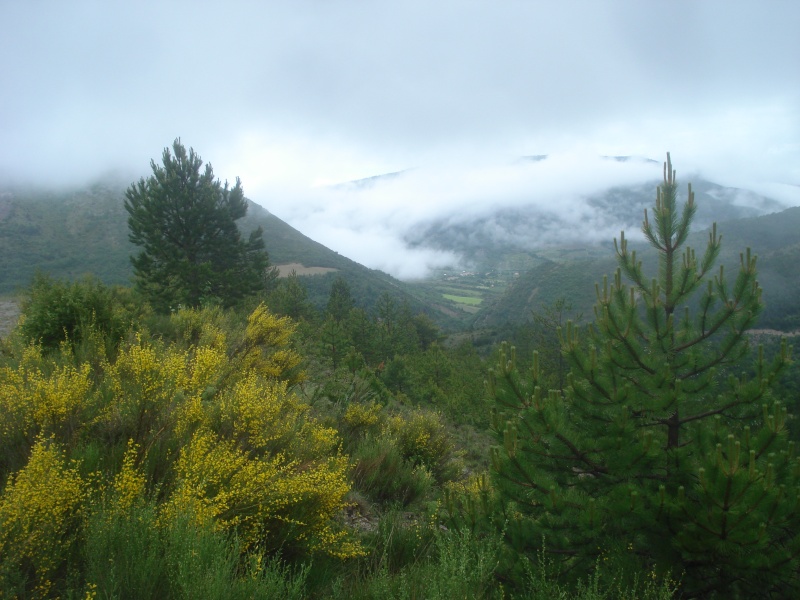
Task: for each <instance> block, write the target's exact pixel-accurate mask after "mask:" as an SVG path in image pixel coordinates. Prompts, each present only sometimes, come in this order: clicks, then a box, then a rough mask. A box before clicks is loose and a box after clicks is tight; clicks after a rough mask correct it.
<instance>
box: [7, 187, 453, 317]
mask: <svg viewBox="0 0 800 600" xmlns="http://www.w3.org/2000/svg"><path fill="white" fill-rule="evenodd" d="M125 188H126V185H125V184H122V183H116V182H111V183H109V182H104V183H97V184H94V185H92V186H89V187H87V188H80V189H74V190H70V191H64V192H48V191H41V190H36V189H33V188H22V187H15V188H5V189H3V188H0V257H2V259H0V294H7V293H12V292H14V291H15V290H18V289H20V288H21V287H24V286H26V285H27V284H28V283H29V282H30V280H31V277H32V276H33V274H34V273H35V272H36V270H37V269H39V270H41V271H44V272H47V273H51V274H53V275H55V276H58V277H66V278H74V277H79V276H81V275H83V274H85V273H92V274H94V275H96V276H97V277H98V278H100V279H101V280H102V281H104V282H106V283H109V284H129V283H130V279H131V276H132V269H131V265H130V260H129V256H130V255H131V254H132V253H134V252H136V251H137V248H136V247H135V246H134V245H133V244H131V243H130V242H129V241H128V225H127V217H128V215H127V212H126V211H125V208H124V205H123V200H124V190H125ZM239 225H240V228H241V229H242V231H243V232H245V233H249V232H250V231H252V230H254V229H256V228H257V227H262V229H263V230H264V241H265V244H266V248H267V251H268V252H269V255H270V262H271V263H272V264H273V265H281V264H289V263H301V264H302V265H304V266H306V267H327V268H331V269H336V271H334V272H330V273H328V274H326V275H314V276H309V277H304V278H303V283H304V284H305V285H306V288H307V289H308V291H309V299H310V300H311V301H312V302H314V303H315V304H316V305H317V306H319V307H322V306H324V304H325V302H327V297H328V293H329V291H330V286H331V284H332V282H333V280H334V279H335V277H336V276H337V275H339V274H341V275H342V276H343V277H345V279H347V281H348V283H349V284H350V286H351V289H352V293H353V296H354V298H355V299H356V302H357V304H358V305H359V306H362V307H364V308H371V307H372V306H373V305H374V303H375V301H376V300H377V298H378V297H379V296H380V295H381V294H383V293H384V292H388V293H390V294H391V295H392V296H394V297H395V298H396V299H397V300H398V301H401V302H402V301H407V302H409V303H410V304H411V306H412V309H413V310H414V311H415V312H416V311H425V312H428V313H430V314H431V316H432V317H433V318H435V319H437V320H438V321H439V322H440V323H442V324H443V325H445V326H449V325H452V320H451V318H450V317H449V316H448V315H447V314H446V313H443V312H442V311H441V310H440V308H439V307H437V306H435V305H431V304H429V303H427V302H424V301H422V300H420V299H419V298H417V297H416V296H415V295H414V294H413V293H411V288H410V287H409V286H407V284H405V283H403V282H400V281H398V280H396V279H394V278H392V277H390V276H389V275H387V274H385V273H382V272H380V271H375V270H372V269H368V268H366V267H364V266H363V265H360V264H358V263H356V262H354V261H352V260H350V259H349V258H347V257H345V256H342V255H340V254H338V253H336V252H334V251H332V250H330V249H328V248H326V247H325V246H323V245H322V244H319V243H317V242H315V241H314V240H311V239H310V238H308V237H306V236H305V235H303V234H302V233H300V232H299V231H297V230H296V229H294V228H293V227H291V226H290V225H288V224H287V223H285V222H284V221H282V220H281V219H279V218H278V217H276V216H275V215H273V214H271V213H270V212H269V211H268V210H266V209H264V208H263V207H261V206H259V205H257V204H255V203H252V202H251V203H250V206H249V209H248V213H247V216H246V217H245V218H243V219H242V220H241V221H240V222H239Z"/></svg>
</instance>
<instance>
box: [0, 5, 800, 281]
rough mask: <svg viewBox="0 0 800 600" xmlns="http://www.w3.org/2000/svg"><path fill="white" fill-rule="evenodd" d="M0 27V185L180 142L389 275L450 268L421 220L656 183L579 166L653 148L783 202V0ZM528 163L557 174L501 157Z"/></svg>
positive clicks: (291, 13)
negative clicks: (544, 162) (428, 243)
mask: <svg viewBox="0 0 800 600" xmlns="http://www.w3.org/2000/svg"><path fill="white" fill-rule="evenodd" d="M0 22H2V23H3V33H2V35H0V59H1V62H0V82H2V83H1V85H0V176H2V177H4V178H6V179H9V178H11V179H15V180H18V181H22V180H25V181H35V182H39V183H43V184H49V185H57V184H61V183H80V182H82V181H85V180H88V179H91V178H93V177H97V176H99V175H101V174H103V173H108V172H110V171H116V172H119V173H122V174H123V176H129V177H138V176H141V175H147V174H148V172H149V161H150V159H151V158H158V157H160V154H161V151H162V149H163V148H164V147H165V146H168V145H170V144H171V143H172V140H173V139H174V138H176V137H178V136H180V137H181V139H182V141H183V142H184V143H185V144H186V145H187V146H192V147H194V148H195V150H197V152H198V153H199V154H200V155H201V156H202V157H203V159H204V160H206V161H208V162H211V163H212V165H213V166H214V170H215V173H216V174H217V176H218V177H220V178H221V179H223V180H224V179H229V180H233V179H234V178H235V177H236V176H239V177H241V179H242V183H243V185H244V188H245V193H246V194H247V195H248V196H249V197H250V198H252V199H253V200H255V201H256V202H258V203H260V204H262V205H263V206H265V207H266V208H268V209H269V210H270V211H271V212H273V213H274V214H276V215H277V216H279V217H281V218H283V219H285V220H287V221H288V222H290V223H291V224H292V225H294V226H295V227H297V228H298V229H300V230H301V231H303V232H304V233H306V234H308V235H310V236H311V237H314V238H315V239H317V240H318V241H320V242H322V243H324V244H326V245H327V246H329V247H331V248H333V249H336V250H338V251H340V252H342V253H344V254H346V255H348V256H351V257H352V258H354V259H356V260H358V261H359V262H362V263H364V264H367V265H368V266H371V267H377V268H383V269H385V270H388V271H390V272H392V273H394V274H397V275H401V276H406V277H411V276H415V275H418V274H421V273H423V272H424V270H425V268H426V267H427V266H434V265H436V264H439V263H442V262H446V260H447V259H448V258H449V257H442V256H438V257H437V256H435V253H433V254H432V253H430V252H428V251H422V250H418V251H416V253H415V252H414V251H410V250H408V249H407V248H406V247H405V245H404V243H403V236H404V235H405V233H407V231H408V229H409V228H412V227H413V226H414V224H415V223H416V222H418V221H421V220H425V219H431V218H440V217H443V216H447V215H452V214H455V213H457V212H458V211H459V210H475V211H480V210H486V207H487V206H505V205H507V204H509V203H510V204H513V205H519V204H520V203H523V202H526V201H530V202H538V203H547V202H553V203H558V200H557V199H554V198H557V195H556V196H554V195H552V194H551V195H547V194H545V193H544V192H543V190H552V189H554V186H555V188H556V189H558V190H560V191H559V194H561V195H562V196H563V195H564V194H568V195H569V194H571V197H572V196H575V195H580V194H584V193H588V192H590V191H592V190H593V189H601V188H602V187H603V186H608V185H612V184H613V183H614V181H616V180H615V179H614V178H616V177H617V176H619V177H621V178H622V179H621V181H624V182H636V181H642V180H644V179H646V178H649V177H652V176H654V173H653V172H651V171H652V170H647V169H643V168H640V167H630V168H628V169H616V170H612V171H608V170H604V168H600V166H599V165H594V166H592V165H588V163H589V162H591V161H592V160H593V158H592V157H595V156H597V155H609V154H611V155H618V154H625V155H629V154H632V155H639V156H646V157H651V158H655V159H657V160H662V159H663V157H664V154H665V152H666V151H667V150H670V151H671V152H672V156H673V160H674V161H675V163H676V166H677V168H678V170H679V175H680V173H682V172H683V173H689V172H692V173H694V172H697V173H699V174H702V175H704V176H705V177H707V178H709V179H712V180H714V181H716V182H718V183H721V184H724V185H731V186H739V187H746V188H748V189H752V190H755V191H757V192H760V193H763V194H766V195H770V196H772V197H774V198H776V199H778V200H780V201H782V202H783V203H785V204H786V205H800V192H799V191H798V190H800V188H798V185H800V35H798V33H797V30H798V23H800V2H797V1H795V0H773V1H764V0H761V1H755V0H753V1H749V2H744V1H736V0H725V1H722V2H711V1H708V0H692V1H688V0H687V1H682V2H681V1H678V2H675V1H670V2H667V1H660V0H652V1H647V2H645V1H641V0H630V1H604V0H586V1H584V2H577V1H565V0H559V1H555V0H553V1H550V2H532V1H531V2H522V1H503V0H494V1H488V0H487V1H482V2H478V1H474V2H470V1H459V2H450V1H446V0H437V1H435V2H431V1H430V0H428V1H421V2H417V1H413V0H403V1H402V2H398V1H396V0H395V1H393V2H369V1H367V0H358V1H352V2H339V1H335V0H329V1H323V0H318V1H304V0H291V1H287V2H270V1H261V2H255V1H254V2H225V3H222V2H215V3H205V2H198V1H196V0H195V1H192V2H169V1H167V0H162V1H160V2H157V3H156V2H153V3H149V2H135V3H134V2H128V3H116V2H108V1H107V0H104V1H102V2H84V1H72V2H55V1H53V2H43V1H42V2H37V1H28V2H13V1H11V0H0ZM533 154H550V155H551V156H553V157H558V160H557V161H556V160H553V161H551V164H552V165H554V167H557V168H554V169H549V170H548V169H534V168H527V167H525V168H523V169H520V168H512V167H510V165H517V164H518V163H516V162H515V161H516V160H517V159H518V158H519V157H520V156H523V155H533ZM605 164H608V161H606V162H605ZM406 169H413V170H412V171H409V173H411V174H413V175H407V176H404V177H399V178H396V179H395V180H391V182H386V183H384V184H382V185H379V186H375V188H374V189H372V191H370V190H361V191H358V192H347V191H343V190H342V189H341V188H334V189H333V191H332V190H331V187H330V186H332V185H333V184H336V183H341V182H345V181H350V180H354V179H359V178H363V177H369V176H372V175H378V174H381V173H388V172H394V171H402V170H406ZM655 174H656V175H657V173H655ZM556 178H557V179H558V183H556V182H555V180H556ZM573 185H574V188H573V187H572V186H573ZM567 188H569V189H567ZM267 243H268V242H267Z"/></svg>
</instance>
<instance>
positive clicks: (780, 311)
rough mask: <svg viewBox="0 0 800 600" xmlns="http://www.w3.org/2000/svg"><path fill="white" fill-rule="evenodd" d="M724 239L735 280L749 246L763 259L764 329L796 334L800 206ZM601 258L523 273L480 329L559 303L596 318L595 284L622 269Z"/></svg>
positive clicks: (694, 239)
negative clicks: (562, 301) (563, 301)
mask: <svg viewBox="0 0 800 600" xmlns="http://www.w3.org/2000/svg"><path fill="white" fill-rule="evenodd" d="M718 232H719V233H721V235H722V238H723V239H722V252H721V254H720V260H721V261H722V262H723V263H724V264H725V265H726V273H727V274H728V276H729V277H735V274H736V272H737V271H736V269H737V266H738V261H739V253H740V252H743V251H745V250H746V249H747V248H748V247H749V248H751V249H752V251H753V252H754V253H755V254H757V255H758V257H759V258H758V273H759V277H758V278H759V283H760V284H761V286H762V288H763V289H764V301H765V309H764V312H763V314H762V316H761V319H760V321H759V326H762V327H769V328H774V329H779V330H783V331H791V330H795V329H797V328H800V207H796V208H790V209H787V210H783V211H781V212H777V213H774V214H769V215H763V216H758V217H751V218H746V219H738V220H734V221H727V222H724V223H719V224H718ZM707 239H708V231H707V230H702V231H698V232H696V233H694V234H692V236H691V238H690V240H689V245H690V246H692V247H693V248H695V249H696V251H697V252H698V253H700V252H702V251H703V250H704V248H705V245H706V241H707ZM606 249H607V251H606V252H605V254H604V255H603V256H600V257H586V258H582V259H571V260H548V261H546V262H544V263H542V264H540V265H538V266H536V267H534V268H533V269H531V270H529V271H527V272H525V273H521V274H520V277H519V278H518V279H517V280H516V281H515V282H514V283H513V284H512V285H511V286H510V287H509V289H508V290H507V292H506V293H505V294H504V295H503V296H502V297H501V298H500V299H499V300H498V301H497V302H495V303H494V304H492V305H490V306H486V307H485V308H483V309H482V310H481V311H480V312H479V313H478V314H477V316H476V322H475V326H476V327H497V326H501V325H503V324H505V323H522V322H525V321H526V320H527V319H529V318H530V314H531V311H534V310H537V311H538V310H541V308H542V306H549V305H551V304H552V303H553V302H554V301H555V300H556V299H558V298H560V297H565V298H568V299H570V300H571V301H572V302H573V304H574V306H575V308H576V309H577V310H578V311H580V312H583V314H584V316H586V317H588V318H590V319H591V318H592V306H593V305H594V302H595V299H596V294H595V283H600V282H602V278H603V276H604V275H608V276H609V277H612V276H613V273H614V272H615V270H616V259H615V255H614V250H613V248H611V247H608V246H607V247H606ZM638 252H639V255H640V257H641V259H642V262H643V265H644V267H645V270H646V271H650V272H651V273H653V269H654V268H656V267H657V265H656V262H655V255H654V253H653V252H652V251H651V250H650V249H649V247H645V246H643V245H640V246H639V248H638Z"/></svg>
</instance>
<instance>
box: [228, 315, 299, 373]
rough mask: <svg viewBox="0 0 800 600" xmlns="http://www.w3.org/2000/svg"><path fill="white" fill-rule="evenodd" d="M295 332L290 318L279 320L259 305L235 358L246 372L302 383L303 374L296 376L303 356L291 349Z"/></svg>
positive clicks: (236, 350)
mask: <svg viewBox="0 0 800 600" xmlns="http://www.w3.org/2000/svg"><path fill="white" fill-rule="evenodd" d="M294 330H295V326H294V324H293V323H292V320H291V319H290V318H289V317H278V316H276V315H274V314H272V313H271V312H270V311H269V309H268V308H267V307H266V305H265V304H260V305H259V306H258V307H257V308H256V309H255V310H254V311H253V312H252V313H251V314H250V316H249V317H248V318H247V328H246V329H245V333H244V339H243V340H242V342H241V344H240V345H239V347H237V348H236V349H235V352H234V355H235V356H236V358H237V359H238V360H239V361H241V363H242V368H243V369H245V370H248V371H249V370H255V371H256V372H258V373H259V374H260V375H263V376H266V377H275V378H280V379H286V380H288V381H289V383H290V384H291V383H297V382H298V381H302V380H303V379H304V377H305V376H304V374H303V373H302V372H295V371H296V369H297V367H298V365H299V364H300V361H301V358H300V355H299V354H297V352H295V351H294V350H292V349H291V348H290V347H289V345H290V343H291V339H292V335H293V334H294Z"/></svg>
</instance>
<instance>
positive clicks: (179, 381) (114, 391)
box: [99, 335, 189, 443]
mask: <svg viewBox="0 0 800 600" xmlns="http://www.w3.org/2000/svg"><path fill="white" fill-rule="evenodd" d="M186 361H187V358H186V355H185V353H183V352H179V351H177V350H175V349H173V348H160V347H158V348H157V347H156V346H154V345H153V344H150V343H148V342H146V341H145V340H143V339H142V338H141V336H140V335H137V338H136V342H135V343H133V344H130V345H128V346H126V347H123V348H121V349H120V351H119V353H118V355H117V359H116V361H114V363H113V364H109V363H106V364H105V365H104V369H105V387H106V388H107V390H108V394H109V395H110V398H108V399H107V403H106V406H105V407H104V408H103V411H102V414H101V416H100V418H99V421H100V422H102V423H104V424H105V425H106V427H108V428H109V429H110V430H112V431H116V432H117V434H118V435H120V436H124V437H125V438H133V439H134V441H135V442H136V443H143V442H144V441H145V440H146V439H148V437H149V436H151V435H152V434H153V433H155V432H156V431H160V430H162V428H164V427H166V426H167V424H168V423H170V422H171V420H172V419H173V418H174V416H173V414H172V410H173V408H174V403H175V401H176V400H177V398H178V397H180V395H182V394H183V390H184V389H185V388H186V386H187V383H188V381H189V374H188V373H187V369H186Z"/></svg>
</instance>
